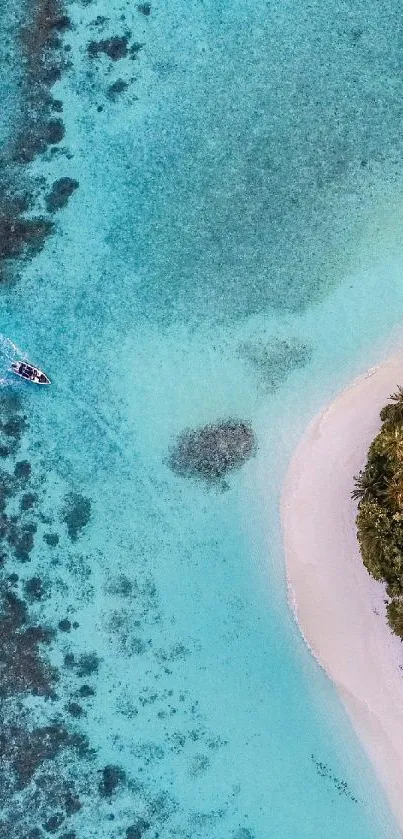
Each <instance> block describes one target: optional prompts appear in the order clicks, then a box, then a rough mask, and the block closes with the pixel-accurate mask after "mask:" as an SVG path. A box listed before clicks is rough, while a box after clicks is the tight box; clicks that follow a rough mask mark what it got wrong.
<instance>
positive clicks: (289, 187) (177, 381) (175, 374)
mask: <svg viewBox="0 0 403 839" xmlns="http://www.w3.org/2000/svg"><path fill="white" fill-rule="evenodd" d="M145 11H146V9H145V8H143V10H139V9H138V8H137V7H136V6H135V5H133V4H128V3H126V2H123V0H122V2H118V0H113V2H112V0H111V2H110V3H109V4H103V3H101V2H92V3H87V2H86V3H84V2H83V3H81V4H80V3H72V4H71V5H70V6H69V8H68V13H69V15H70V18H71V26H70V28H69V29H68V30H67V31H66V32H65V33H64V35H63V43H64V44H65V46H66V45H67V46H68V47H69V50H68V52H67V53H66V54H68V56H69V61H70V66H69V68H68V69H67V70H66V72H65V73H64V74H63V76H62V78H61V79H60V81H58V82H57V83H56V84H55V85H54V88H53V95H54V97H56V98H57V99H59V100H61V101H62V102H63V120H64V124H65V127H66V133H65V138H64V140H63V142H62V144H61V145H59V153H58V154H52V153H51V152H50V151H49V150H48V151H47V152H46V153H45V154H43V155H41V156H37V157H36V158H35V160H34V161H33V162H32V163H31V164H30V166H29V167H26V168H25V169H24V177H25V176H26V175H27V173H28V174H30V176H31V178H32V179H34V182H35V184H36V185H37V186H36V190H37V194H36V198H35V200H36V205H35V206H36V212H43V207H44V197H43V196H44V192H43V191H42V192H41V189H40V188H39V186H38V184H39V185H41V184H42V190H43V183H42V179H45V182H44V183H45V185H46V187H45V191H46V189H47V190H48V189H49V187H48V186H47V185H49V186H50V185H51V184H52V183H53V182H54V181H55V180H56V179H58V178H62V177H69V178H74V179H76V180H77V181H78V183H79V187H78V189H77V190H76V191H75V192H74V194H73V195H72V196H71V198H70V200H69V202H68V204H67V206H65V207H64V208H63V209H62V210H61V212H60V213H59V214H58V215H57V216H56V217H55V224H56V227H55V230H54V233H53V235H52V236H50V237H49V238H48V239H47V241H46V244H45V246H44V248H43V250H42V251H41V252H40V253H39V254H37V255H36V256H35V258H33V259H31V260H30V261H26V262H24V263H23V264H22V265H21V266H20V270H19V278H18V281H15V282H13V283H12V284H10V285H7V284H6V285H4V286H3V288H2V294H1V302H0V307H1V309H0V311H1V324H2V326H1V331H2V334H3V339H2V342H1V347H2V361H1V366H0V375H1V376H2V378H3V379H4V380H5V381H4V386H3V389H2V393H3V394H4V402H3V403H2V404H1V405H0V408H1V411H2V422H3V432H2V433H3V437H4V436H5V437H6V438H7V440H9V439H10V438H11V440H12V441H14V442H13V444H12V445H9V443H7V447H8V448H7V451H5V452H4V451H3V452H2V449H1V448H0V453H1V452H2V454H1V456H2V458H3V466H4V470H6V472H8V473H11V472H12V470H13V469H14V468H15V462H16V461H17V462H21V461H23V462H24V461H29V463H30V464H31V469H32V471H31V475H30V476H27V477H26V480H25V483H24V481H23V480H22V478H21V477H20V478H18V481H17V483H16V484H15V483H13V484H12V486H11V489H9V490H8V496H7V504H6V513H7V514H8V515H9V516H13V515H14V517H15V520H11V524H10V522H8V524H7V528H8V530H7V528H6V537H4V533H3V534H2V536H3V541H4V539H5V540H6V542H7V545H6V553H7V557H6V562H5V564H4V572H3V573H4V575H5V577H4V579H5V580H6V590H7V591H12V592H14V595H18V597H19V598H20V599H21V600H24V602H25V603H26V604H27V609H28V611H29V615H30V621H31V622H32V623H35V622H40V623H41V624H43V625H45V626H48V627H53V628H54V630H55V635H54V637H52V639H50V641H49V643H48V644H47V645H45V646H43V647H41V650H42V653H41V655H42V657H43V660H46V661H48V662H50V663H51V664H52V666H53V667H54V668H56V670H57V674H58V680H57V681H53V682H52V685H53V696H49V697H47V698H46V697H45V698H43V696H41V690H40V689H38V688H37V689H36V690H35V689H33V688H32V685H31V686H30V685H29V686H28V689H25V688H24V689H23V688H22V687H21V677H18V678H17V676H15V679H14V681H15V684H14V685H13V684H12V688H13V689H12V690H11V689H10V692H9V693H8V694H7V695H6V696H5V697H2V698H1V701H2V703H3V719H5V720H6V723H5V730H6V735H5V736H6V738H7V739H8V742H11V743H13V742H14V741H15V751H14V752H13V755H14V757H10V755H9V753H8V752H7V760H8V764H7V767H8V769H7V773H8V774H7V773H6V777H7V779H8V780H7V783H9V784H10V787H9V788H8V787H7V789H9V793H8V794H7V797H6V800H5V801H4V800H2V803H3V815H2V821H0V836H3V835H4V837H6V836H7V837H9V836H10V830H11V828H10V825H11V824H12V826H13V827H12V830H13V831H14V835H15V837H16V839H23V837H24V839H27V837H28V836H29V837H30V839H37V837H41V836H45V835H49V834H53V835H56V836H57V837H60V839H61V837H64V839H67V837H68V839H76V837H77V839H91V837H99V836H102V837H105V839H115V837H116V839H117V837H123V839H141V837H143V836H144V838H145V839H157V837H164V839H165V837H182V838H183V839H185V837H186V839H187V837H200V839H204V837H206V838H207V837H217V839H268V837H275V838H276V839H290V837H298V839H333V838H334V839H336V837H337V839H350V837H357V839H375V837H376V839H380V837H381V838H382V839H396V837H398V836H399V835H400V833H399V830H398V828H397V826H396V825H395V823H394V820H393V817H392V815H391V813H390V812H389V810H388V805H387V803H386V800H385V798H384V796H383V793H382V791H381V790H380V789H379V787H378V784H377V781H376V779H375V777H374V775H373V773H372V770H371V767H370V766H369V765H368V762H367V760H366V758H365V756H364V754H363V752H362V750H361V746H360V744H359V743H358V741H357V739H356V737H355V734H354V732H353V731H352V729H351V727H350V724H349V722H348V720H347V719H346V716H345V714H344V712H343V709H342V707H341V705H340V703H339V701H338V698H337V696H336V694H335V691H334V689H333V687H332V686H331V685H330V684H329V683H328V681H327V679H326V678H325V676H324V674H323V673H322V672H321V671H320V669H319V668H318V667H317V665H316V664H315V662H314V661H313V660H312V659H311V657H310V655H309V653H308V651H307V650H306V649H305V646H304V644H303V641H302V639H301V638H300V636H299V633H298V630H297V628H296V627H295V625H294V623H293V619H292V616H291V614H290V611H289V608H288V605H287V599H286V591H285V580H284V558H283V553H282V545H281V534H280V526H279V513H278V503H279V495H280V488H281V482H282V478H283V476H284V472H285V469H286V465H287V461H288V458H289V456H290V455H291V452H292V450H293V447H294V445H295V443H296V441H297V439H298V436H299V435H300V433H301V431H302V429H303V427H304V425H305V424H306V422H307V421H308V420H309V418H310V417H311V416H312V414H313V413H314V411H316V410H319V409H320V407H321V406H322V405H323V404H324V403H325V402H326V400H327V399H329V398H331V397H332V395H334V393H336V392H337V390H338V389H339V388H341V387H343V385H344V384H345V383H346V382H347V381H349V379H350V378H351V377H352V376H353V375H355V374H357V373H358V372H360V371H361V370H362V369H365V368H366V367H367V366H370V365H371V364H373V363H376V362H377V361H378V360H379V358H380V357H381V356H382V354H384V353H386V352H387V351H388V348H389V347H391V346H393V344H394V342H396V340H397V338H398V336H399V328H400V324H401V322H402V315H403V284H402V269H403V259H402V239H401V229H402V221H403V218H402V216H403V212H402V202H401V194H402V189H401V186H402V184H401V177H400V171H401V170H402V166H401V164H402V140H401V136H400V135H401V132H400V122H401V100H402V93H403V90H402V82H401V79H400V74H399V73H400V71H399V67H400V64H401V58H402V54H401V53H402V50H401V44H400V40H399V38H400V18H399V15H400V12H399V9H398V8H397V7H396V8H395V5H394V4H393V3H392V2H391V3H390V4H389V5H388V6H387V7H386V6H385V5H384V6H383V7H382V9H379V8H378V6H377V5H376V4H375V3H374V4H370V5H369V4H368V3H367V4H365V5H364V4H355V5H354V9H353V8H350V7H348V6H347V5H343V6H342V5H341V4H337V6H336V7H335V8H333V7H330V6H324V5H323V4H319V3H314V4H312V3H311V4H309V6H308V5H306V4H304V3H299V4H296V3H293V4H291V3H287V2H285V3H283V4H277V5H271V6H267V4H264V3H257V4H256V3H254V4H252V3H249V2H246V3H242V4H241V3H238V2H237V0H232V2H231V3H229V4H227V5H226V6H225V7H224V6H222V5H221V4H211V3H209V2H203V3H200V2H193V3H190V4H187V5H186V6H185V5H179V4H175V3H174V2H171V3H169V4H166V5H165V6H164V7H162V6H158V5H154V4H151V8H150V9H149V12H150V13H149V14H145V13H144V12H145ZM1 14H2V15H4V13H3V12H1ZM102 17H105V18H107V20H102ZM9 28H10V33H11V34H10V38H11V41H13V38H14V41H15V39H16V38H17V34H16V33H17V30H18V27H17V26H16V24H14V29H13V25H12V24H11V23H10V27H9ZM14 30H15V31H14ZM125 35H127V37H128V48H130V46H133V45H139V44H141V45H142V46H141V48H140V47H139V46H135V48H134V51H133V54H132V56H130V53H129V54H128V55H126V56H123V57H122V58H120V59H118V60H116V61H113V60H111V59H110V58H108V56H107V55H105V54H104V53H100V54H99V55H98V56H97V57H95V58H94V57H93V58H90V57H89V55H88V51H87V45H88V44H89V42H91V41H94V40H95V41H98V42H99V41H101V40H102V39H106V38H109V37H111V36H120V37H121V36H125ZM13 54H14V58H15V56H16V55H18V50H17V46H16V43H14V53H13ZM16 66H18V62H17V61H16ZM16 73H17V70H16ZM3 75H4V79H3V81H2V84H3V85H4V89H6V88H7V90H8V91H9V98H8V100H7V101H8V102H9V103H10V104H9V109H8V111H7V109H6V113H5V116H4V119H3V125H2V128H1V132H2V133H1V136H2V137H7V136H9V135H10V134H11V131H10V125H11V122H10V121H12V119H13V118H14V116H15V112H14V109H13V106H12V101H13V97H15V95H16V90H18V86H17V85H16V86H15V88H14V87H13V83H12V81H10V74H9V73H8V74H7V73H4V74H3ZM119 79H120V80H122V81H123V82H124V83H127V87H125V88H124V89H122V90H121V92H120V93H114V92H113V90H112V91H111V85H113V84H114V83H115V82H116V81H118V80H119ZM2 89H3V88H2ZM10 340H12V341H13V342H15V346H14V345H12V344H11V343H10ZM24 354H26V355H27V356H28V357H29V358H31V359H33V360H34V361H35V362H36V363H38V364H40V365H42V366H43V367H44V369H45V370H46V371H47V372H48V374H49V375H50V377H51V379H52V382H53V384H52V387H51V388H50V389H49V390H46V389H43V390H42V389H38V390H35V389H34V388H32V389H30V388H29V386H25V385H24V384H21V385H20V384H19V383H18V382H16V383H12V382H10V377H9V376H8V374H7V367H8V363H9V360H10V359H11V358H14V357H21V356H22V355H24ZM10 394H11V395H12V397H13V398H15V399H16V400H17V402H16V403H15V404H14V403H13V404H11V403H10ZM10 413H11V415H12V417H13V418H14V422H15V417H16V416H17V417H20V416H21V415H23V414H24V415H25V416H26V417H27V420H26V422H27V425H26V427H23V426H22V425H21V421H19V422H20V426H21V427H20V430H19V431H18V433H16V432H13V433H11V432H10V430H9V431H7V428H6V430H5V431H4V427H5V426H4V423H6V421H7V417H9V415H10ZM232 417H236V418H239V419H241V420H245V421H250V422H251V423H252V427H253V429H254V432H255V434H256V437H257V440H258V445H259V448H258V452H257V455H256V457H254V458H252V459H251V460H249V461H248V462H247V463H246V464H245V465H244V467H243V468H242V470H240V471H238V472H234V473H233V474H232V475H229V476H227V480H228V483H229V490H228V491H226V492H221V491H219V489H218V488H217V487H206V486H205V485H204V484H203V483H202V482H200V481H192V480H189V479H186V478H183V477H178V476H176V475H174V474H173V473H172V471H171V470H170V469H169V467H168V465H167V455H168V452H169V449H170V447H171V446H172V444H173V443H174V442H175V440H176V439H177V436H178V435H179V434H180V433H181V432H182V431H183V430H184V429H186V428H191V429H194V428H199V427H201V426H203V425H205V424H207V423H211V422H217V421H218V420H222V419H226V418H232ZM13 434H14V436H13ZM2 482H3V486H5V485H6V484H7V480H6V479H5V478H4V474H3V477H2ZM7 486H8V484H7ZM29 494H31V495H32V496H33V498H31V502H29V500H27V498H26V496H27V495H29ZM24 499H25V500H24ZM27 505H29V506H27ZM21 510H22V512H21ZM30 525H32V526H33V527H36V530H35V531H34V532H33V530H32V529H31V531H30V532H32V533H33V539H32V542H33V544H28V548H29V550H28V548H27V545H26V544H25V547H24V546H23V547H22V549H21V545H20V546H19V547H18V545H17V546H16V544H15V543H16V537H15V534H14V535H13V533H14V531H13V527H14V526H15V527H17V528H18V527H20V526H21V527H29V526H30ZM26 532H28V531H27V530H25V533H26ZM11 574H18V579H17V580H16V579H15V578H10V575H11ZM32 581H34V582H32ZM35 581H36V582H35ZM38 581H39V582H38ZM3 585H5V584H4V583H3ZM2 598H3V606H4V602H5V601H4V589H2ZM60 621H62V624H60ZM66 621H69V623H66ZM0 629H1V627H0ZM13 631H14V630H13ZM3 632H4V630H3V629H1V633H3ZM18 633H19V638H20V639H21V637H22V635H23V630H22V629H21V627H19V628H18V627H17V634H18ZM11 634H12V633H11ZM2 637H3V635H2ZM24 637H25V636H24ZM7 643H9V644H10V645H11V646H10V649H11V650H13V649H14V647H12V644H13V643H15V638H14V636H13V637H12V639H11V641H10V640H8V642H7ZM19 643H20V644H21V641H20V642H19ZM7 649H8V648H7ZM17 650H18V643H17ZM36 653H37V651H36ZM18 654H19V655H22V654H21V652H20V653H18ZM83 656H84V658H83ZM17 658H18V655H17ZM14 660H15V653H13V652H11V653H10V658H9V660H7V662H8V664H7V671H8V672H10V671H11V672H12V673H13V672H14V670H13V667H14V664H13V662H14ZM10 662H11V663H10ZM26 666H27V665H26ZM3 672H4V670H3ZM11 681H12V680H11ZM33 681H34V680H33ZM51 681H52V680H51ZM85 686H86V687H85ZM43 692H44V691H42V693H43ZM36 694H39V695H36ZM50 724H52V725H56V724H57V725H58V726H60V728H59V729H58V731H59V733H58V734H55V733H54V731H53V734H52V736H53V741H52V742H53V747H50V746H49V747H46V748H45V749H44V750H42V751H40V749H38V746H37V745H36V746H35V748H34V746H33V745H32V744H33V742H34V740H35V738H34V732H35V731H38V732H39V734H38V735H37V739H38V740H39V741H40V742H41V743H42V742H47V740H46V738H47V737H50V734H49V732H48V734H46V732H45V730H44V727H45V726H50ZM11 725H13V726H14V728H13V729H12V728H11ZM27 731H28V732H30V735H29V737H28V735H26V734H24V732H27ZM21 732H22V733H21ZM61 732H64V733H61ZM66 732H67V734H66ZM72 732H75V733H76V734H78V735H80V737H81V738H82V737H83V736H85V737H86V738H87V740H85V741H84V740H83V739H81V740H80V741H78V740H77V739H76V740H72V739H71V738H72V736H73V735H72ZM24 737H26V738H28V739H25V740H24ZM13 738H14V740H13ZM69 738H70V739H69ZM35 742H36V741H35ZM27 743H28V745H27ZM55 743H57V745H55ZM46 749H47V750H46ZM15 754H17V756H18V755H20V754H23V756H24V757H23V758H22V757H20V758H18V759H17V758H16V757H15ZM31 754H32V755H34V756H33V757H32V759H31V758H30V755H31ZM27 755H28V757H27ZM30 760H31V764H29V761H30ZM24 761H25V763H24ZM26 762H28V764H29V765H28V768H27V767H26ZM33 764H35V765H34V769H32V765H33ZM30 766H31V768H30ZM10 767H11V769H10ZM21 767H22V768H21ZM105 767H109V769H105ZM110 767H113V769H111V768H110ZM2 771H3V770H2ZM10 779H11V780H10ZM28 781H29V783H28ZM2 783H3V786H4V784H5V781H4V779H3V776H2ZM66 791H69V794H70V796H78V799H79V802H80V804H81V807H80V808H79V805H78V804H77V800H78V799H74V800H75V801H76V805H75V806H74V805H72V804H71V798H70V799H69V800H70V805H68V804H66V795H67V792H66ZM27 813H29V819H28V816H27ZM27 819H28V821H27ZM52 819H53V821H52ZM34 829H36V830H37V833H35V832H34ZM1 830H2V831H3V834H1ZM29 831H31V832H29Z"/></svg>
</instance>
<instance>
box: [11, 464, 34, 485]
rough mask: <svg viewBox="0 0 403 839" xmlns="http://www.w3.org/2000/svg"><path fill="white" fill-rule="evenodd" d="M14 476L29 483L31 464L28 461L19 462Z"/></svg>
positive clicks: (15, 467)
mask: <svg viewBox="0 0 403 839" xmlns="http://www.w3.org/2000/svg"><path fill="white" fill-rule="evenodd" d="M14 475H15V477H16V478H18V480H21V481H27V480H28V478H30V477H31V464H30V463H29V461H28V460H19V461H18V462H17V463H16V464H15V466H14Z"/></svg>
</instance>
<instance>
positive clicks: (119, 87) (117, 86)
mask: <svg viewBox="0 0 403 839" xmlns="http://www.w3.org/2000/svg"><path fill="white" fill-rule="evenodd" d="M128 87H129V82H125V81H124V79H116V82H113V84H111V85H109V87H108V93H107V95H108V98H109V99H116V98H117V97H118V96H119V95H120V94H121V93H123V91H124V90H127V88H128Z"/></svg>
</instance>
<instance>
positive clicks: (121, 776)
mask: <svg viewBox="0 0 403 839" xmlns="http://www.w3.org/2000/svg"><path fill="white" fill-rule="evenodd" d="M125 781H126V773H125V772H124V770H123V769H122V767H121V766H114V765H111V764H109V765H108V766H105V767H104V768H103V770H102V777H101V780H100V782H99V784H98V791H99V794H100V795H101V796H102V798H110V797H111V796H112V795H113V793H114V792H115V791H116V790H117V788H118V787H119V786H122V784H124V783H125Z"/></svg>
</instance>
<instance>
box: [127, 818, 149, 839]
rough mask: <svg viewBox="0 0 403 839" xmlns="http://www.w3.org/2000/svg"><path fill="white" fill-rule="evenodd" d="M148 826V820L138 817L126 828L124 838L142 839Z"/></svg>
mask: <svg viewBox="0 0 403 839" xmlns="http://www.w3.org/2000/svg"><path fill="white" fill-rule="evenodd" d="M149 828H150V822H148V821H146V820H145V819H138V820H137V821H136V822H135V823H134V824H131V825H130V826H129V827H128V828H127V830H126V836H125V839H142V837H143V836H144V834H145V833H146V831H147V830H148V829H149Z"/></svg>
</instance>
